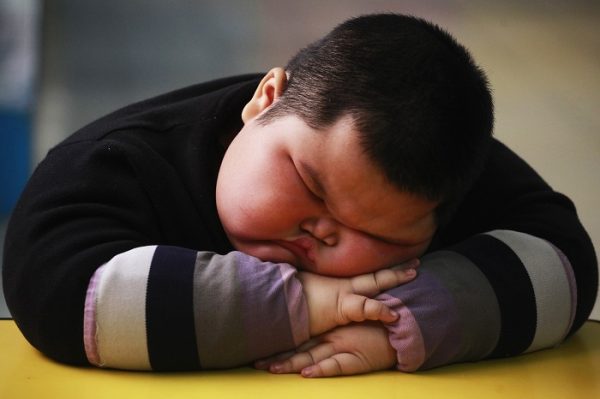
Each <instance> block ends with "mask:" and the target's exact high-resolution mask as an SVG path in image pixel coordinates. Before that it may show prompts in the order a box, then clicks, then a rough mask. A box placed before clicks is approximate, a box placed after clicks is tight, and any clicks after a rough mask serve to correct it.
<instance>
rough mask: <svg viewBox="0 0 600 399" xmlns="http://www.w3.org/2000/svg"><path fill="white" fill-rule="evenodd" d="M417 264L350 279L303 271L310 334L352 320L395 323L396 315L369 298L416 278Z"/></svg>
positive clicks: (315, 333)
mask: <svg viewBox="0 0 600 399" xmlns="http://www.w3.org/2000/svg"><path fill="white" fill-rule="evenodd" d="M418 265H419V260H418V259H414V260H412V261H410V262H407V263H405V264H402V265H400V266H398V267H394V268H392V269H383V270H379V271H377V272H374V273H369V274H363V275H360V276H356V277H351V278H335V277H326V276H321V275H317V274H314V273H309V272H300V273H299V275H298V278H299V279H300V281H301V283H302V287H303V289H304V295H305V297H306V301H307V304H308V314H309V323H310V335H311V336H315V335H319V334H322V333H324V332H326V331H329V330H331V329H332V328H334V327H336V326H340V325H345V324H348V323H350V322H353V321H356V322H359V321H364V320H380V321H382V322H384V323H391V322H393V321H395V320H396V319H397V318H398V315H397V314H396V313H394V312H392V311H391V310H390V309H389V308H388V307H387V306H385V305H384V304H382V303H381V302H379V301H377V300H375V299H370V298H369V297H372V296H375V295H377V294H379V293H380V292H382V291H385V290H388V289H391V288H394V287H396V286H398V285H401V284H404V283H406V282H408V281H410V280H412V279H414V278H415V276H416V274H417V273H416V270H415V268H416V267H417V266H418Z"/></svg>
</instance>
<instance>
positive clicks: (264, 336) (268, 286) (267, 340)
mask: <svg viewBox="0 0 600 399" xmlns="http://www.w3.org/2000/svg"><path fill="white" fill-rule="evenodd" d="M237 260H238V264H239V266H240V267H238V268H237V273H238V275H237V281H238V282H239V287H240V291H241V293H242V298H243V300H242V301H241V302H242V320H243V326H244V333H245V336H246V340H247V341H246V345H247V350H248V354H249V357H250V358H251V359H259V358H262V357H266V356H269V355H273V354H275V353H278V352H283V351H286V350H289V349H292V348H294V347H295V345H294V343H295V342H294V337H293V334H292V331H291V330H290V326H291V325H292V323H291V321H290V318H289V315H288V305H287V303H286V298H285V290H284V287H283V285H284V283H283V280H282V276H281V272H280V271H279V267H278V266H277V265H276V264H273V263H268V262H257V261H256V259H255V258H252V257H250V256H248V255H245V254H242V253H240V252H237Z"/></svg>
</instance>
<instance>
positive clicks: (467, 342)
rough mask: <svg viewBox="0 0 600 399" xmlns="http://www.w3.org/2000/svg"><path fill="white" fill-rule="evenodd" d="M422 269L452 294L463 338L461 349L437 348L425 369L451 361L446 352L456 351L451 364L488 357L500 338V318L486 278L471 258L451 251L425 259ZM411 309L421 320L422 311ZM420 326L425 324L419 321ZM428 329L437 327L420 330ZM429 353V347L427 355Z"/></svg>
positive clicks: (422, 327)
mask: <svg viewBox="0 0 600 399" xmlns="http://www.w3.org/2000/svg"><path fill="white" fill-rule="evenodd" d="M421 270H422V273H431V274H432V275H433V276H435V279H436V280H437V281H438V282H439V283H440V284H441V285H443V286H444V287H445V289H446V290H447V291H448V292H449V293H450V296H451V298H452V300H453V302H454V306H455V308H456V313H457V316H458V320H457V321H456V322H457V323H458V326H456V328H458V329H460V331H461V338H462V339H461V343H460V347H458V348H443V347H439V348H437V349H436V351H437V352H438V353H437V355H432V357H431V358H430V359H428V361H427V362H426V365H425V367H431V365H432V363H433V364H445V363H447V362H448V361H450V360H451V359H444V357H446V356H445V355H444V352H446V351H455V355H454V356H455V358H454V359H452V360H451V361H452V362H456V361H465V360H478V359H481V358H484V357H486V356H487V355H489V353H491V352H492V351H493V350H494V348H495V347H496V344H497V342H498V339H499V336H500V328H501V318H500V307H499V305H498V301H497V299H496V294H495V292H494V290H493V288H492V286H491V285H490V283H489V282H488V280H487V278H486V277H485V275H484V274H483V273H482V272H481V271H480V270H479V269H478V268H477V266H475V264H473V262H471V261H470V260H469V259H468V258H466V257H464V256H463V255H461V254H458V253H456V252H452V251H439V252H433V253H431V254H430V255H427V256H425V257H424V258H423V259H422V265H421ZM432 301H435V298H432ZM411 310H412V311H413V314H415V318H417V320H419V311H418V310H417V309H411ZM419 323H422V321H421V320H419ZM425 328H435V326H429V327H426V326H421V329H425ZM449 333H450V331H448V332H447V334H449ZM430 350H431V348H427V351H428V352H429V351H430ZM436 357H441V358H440V359H435V358H436Z"/></svg>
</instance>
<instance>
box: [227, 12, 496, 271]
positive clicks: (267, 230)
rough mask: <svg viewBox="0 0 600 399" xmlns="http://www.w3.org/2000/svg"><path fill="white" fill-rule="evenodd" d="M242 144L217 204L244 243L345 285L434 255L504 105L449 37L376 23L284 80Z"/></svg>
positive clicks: (338, 36)
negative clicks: (347, 278) (432, 245)
mask: <svg viewBox="0 0 600 399" xmlns="http://www.w3.org/2000/svg"><path fill="white" fill-rule="evenodd" d="M242 118H243V119H244V122H245V126H244V128H243V129H242V131H240V133H239V134H238V135H237V136H236V138H235V139H234V140H233V142H232V143H231V145H230V146H229V148H228V150H227V153H226V155H225V158H224V160H223V164H222V167H221V171H220V174H219V181H218V184H217V206H218V209H219V216H220V218H221V221H222V222H223V226H224V227H225V230H226V232H227V234H228V236H229V237H230V239H231V241H232V243H233V244H234V246H236V247H237V248H238V249H240V250H242V251H245V252H247V253H250V254H251V255H255V256H257V257H259V258H261V259H263V260H271V261H284V262H288V263H293V264H296V265H297V266H301V267H304V268H307V269H309V270H313V271H317V272H320V273H323V274H331V275H351V274H358V273H363V272H366V271H372V270H377V269H380V268H382V267H386V266H389V265H391V264H394V263H399V262H401V261H404V260H408V259H410V258H412V257H416V256H419V255H421V254H422V253H423V252H424V251H425V249H426V248H427V246H428V244H429V242H430V240H431V238H432V236H433V234H434V232H435V230H436V227H437V225H438V224H439V223H440V222H443V221H444V220H445V219H446V218H447V217H448V215H449V214H450V211H451V210H452V208H453V207H454V206H455V204H456V203H457V202H458V201H459V200H460V198H461V196H462V195H463V194H464V193H465V192H466V190H468V188H469V187H470V185H471V183H472V182H473V180H474V179H475V178H476V177H477V176H478V174H479V172H480V169H481V166H482V163H483V159H484V156H485V152H486V149H487V146H488V143H489V139H490V135H491V130H492V123H493V116H492V101H491V96H490V93H489V90H488V88H487V82H486V79H485V76H484V75H483V73H482V72H481V71H480V70H479V69H478V68H477V67H476V66H475V65H474V63H473V62H472V60H471V58H470V56H469V54H468V53H467V51H466V50H465V49H464V48H463V47H462V46H460V45H459V44H457V43H456V42H455V41H454V39H452V38H451V37H450V36H449V35H448V34H447V33H445V32H443V31H441V30H440V29H439V28H437V27H435V26H433V25H431V24H429V23H427V22H425V21H423V20H420V19H416V18H413V17H406V16H401V15H391V14H385V15H372V16H365V17H360V18H356V19H353V20H350V21H347V22H346V23H344V24H342V25H340V26H338V27H337V28H336V29H334V30H333V31H332V32H331V33H330V34H329V35H327V36H326V37H324V38H323V39H321V40H319V41H317V42H316V43H313V44H312V45H310V46H308V47H307V48H305V49H303V50H301V51H300V52H299V53H298V54H297V55H296V56H295V57H294V58H293V59H292V60H291V61H290V63H289V65H288V67H287V68H286V70H285V71H284V70H283V69H280V68H275V69H273V70H271V71H270V72H269V73H268V74H267V75H266V76H265V78H264V79H263V80H262V81H261V83H260V84H259V87H258V88H257V90H256V93H255V95H254V97H253V98H252V100H251V101H250V102H249V103H248V104H247V106H246V108H245V109H244V111H243V114H242Z"/></svg>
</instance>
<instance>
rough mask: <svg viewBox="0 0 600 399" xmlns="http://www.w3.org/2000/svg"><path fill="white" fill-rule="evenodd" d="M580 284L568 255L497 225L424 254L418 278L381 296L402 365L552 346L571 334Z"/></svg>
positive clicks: (436, 363) (418, 366)
mask: <svg viewBox="0 0 600 399" xmlns="http://www.w3.org/2000/svg"><path fill="white" fill-rule="evenodd" d="M576 298H577V287H576V283H575V277H574V274H573V271H572V268H571V264H570V263H569V260H568V259H567V258H566V257H565V255H564V254H563V253H562V252H561V251H560V250H559V249H558V248H556V247H555V246H553V245H552V244H550V243H549V242H547V241H545V240H542V239H540V238H536V237H534V236H532V235H529V234H525V233H521V232H516V231H511V230H495V231H492V232H489V233H486V234H481V235H477V236H474V237H471V238H470V239H468V240H466V241H464V242H463V243H461V244H458V245H456V246H454V247H451V248H449V249H448V250H444V251H438V252H432V253H430V254H428V255H426V256H425V257H423V259H422V263H421V267H420V273H419V277H418V278H417V279H415V280H414V281H412V282H410V283H408V284H406V285H403V286H399V287H396V288H394V289H392V290H390V291H388V292H386V293H384V294H382V295H380V296H379V299H380V300H382V301H383V302H384V303H386V304H387V305H389V306H391V307H393V308H394V309H395V310H396V311H398V313H399V314H400V318H399V320H398V322H396V323H394V324H391V325H388V329H389V333H390V335H389V336H390V343H391V345H392V346H393V347H394V348H395V349H396V351H397V358H398V364H397V367H398V369H399V370H401V371H415V370H419V369H428V368H433V367H438V366H442V365H447V364H451V363H457V362H465V361H476V360H481V359H485V358H492V357H506V356H514V355H517V354H521V353H525V352H531V351H535V350H539V349H544V348H549V347H552V346H555V345H557V344H559V343H560V342H561V341H562V340H564V339H565V337H566V336H567V334H568V333H569V331H570V329H571V326H572V325H573V320H574V316H575V312H576V305H577V303H576V302H577V300H576Z"/></svg>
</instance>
